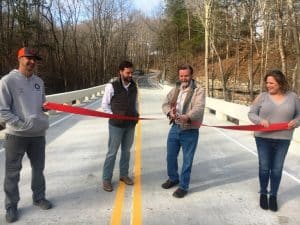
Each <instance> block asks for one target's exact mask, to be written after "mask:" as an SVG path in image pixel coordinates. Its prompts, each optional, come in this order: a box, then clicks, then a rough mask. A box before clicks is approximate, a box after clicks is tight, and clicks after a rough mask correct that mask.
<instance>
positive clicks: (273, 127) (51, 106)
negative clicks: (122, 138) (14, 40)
mask: <svg viewBox="0 0 300 225" xmlns="http://www.w3.org/2000/svg"><path fill="white" fill-rule="evenodd" d="M44 108H45V109H47V110H57V111H62V112H68V113H74V114H79V115H86V116H95V117H102V118H110V119H119V120H159V119H160V118H145V117H131V116H123V115H117V114H109V113H104V112H99V111H95V110H91V109H85V108H80V107H76V106H70V105H65V104H58V103H54V102H45V103H44ZM192 125H193V126H198V127H200V126H206V127H216V128H222V129H230V130H242V131H280V130H289V129H290V128H289V127H288V123H287V122H284V123H273V124H270V126H269V127H264V126H262V125H260V124H255V125H239V126H210V125H206V124H201V123H197V122H193V123H192Z"/></svg>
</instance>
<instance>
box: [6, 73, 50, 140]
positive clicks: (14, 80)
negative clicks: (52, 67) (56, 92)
mask: <svg viewBox="0 0 300 225" xmlns="http://www.w3.org/2000/svg"><path fill="white" fill-rule="evenodd" d="M45 100H46V98H45V87H44V82H43V81H42V79H40V78H39V77H38V76H36V75H32V76H30V77H29V78H26V77H25V76H24V75H22V74H21V73H20V72H19V70H16V69H15V70H12V71H11V72H10V73H9V74H7V75H5V76H4V77H2V79H1V81H0V122H1V123H6V128H7V129H6V133H8V134H12V135H17V136H23V137H38V136H44V135H45V130H46V129H47V128H48V127H49V120H48V116H47V115H46V114H45V113H44V112H43V109H42V106H43V103H44V102H45Z"/></svg>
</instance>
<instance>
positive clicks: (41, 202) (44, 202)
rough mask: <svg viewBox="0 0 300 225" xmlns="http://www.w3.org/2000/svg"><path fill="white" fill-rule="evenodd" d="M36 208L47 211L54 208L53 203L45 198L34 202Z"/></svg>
mask: <svg viewBox="0 0 300 225" xmlns="http://www.w3.org/2000/svg"><path fill="white" fill-rule="evenodd" d="M33 204H34V205H35V206H38V207H40V208H41V209H44V210H47V209H51V208H52V203H51V202H50V201H48V200H47V199H45V198H42V199H40V200H38V201H33Z"/></svg>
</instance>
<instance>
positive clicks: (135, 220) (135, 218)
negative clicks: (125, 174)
mask: <svg viewBox="0 0 300 225" xmlns="http://www.w3.org/2000/svg"><path fill="white" fill-rule="evenodd" d="M134 180H135V184H134V187H133V209H132V225H142V189H141V121H140V122H139V123H138V124H137V133H136V145H135V165H134Z"/></svg>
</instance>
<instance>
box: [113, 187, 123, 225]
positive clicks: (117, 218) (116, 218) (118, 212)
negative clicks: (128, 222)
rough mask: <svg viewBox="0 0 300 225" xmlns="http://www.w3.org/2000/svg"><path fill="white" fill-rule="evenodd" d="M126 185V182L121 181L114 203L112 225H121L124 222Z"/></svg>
mask: <svg viewBox="0 0 300 225" xmlns="http://www.w3.org/2000/svg"><path fill="white" fill-rule="evenodd" d="M125 189H126V185H125V183H124V182H119V187H118V190H117V195H116V199H115V203H114V206H115V207H114V209H113V213H112V217H111V222H110V224H111V225H120V224H121V222H122V210H123V203H124V196H125Z"/></svg>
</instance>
